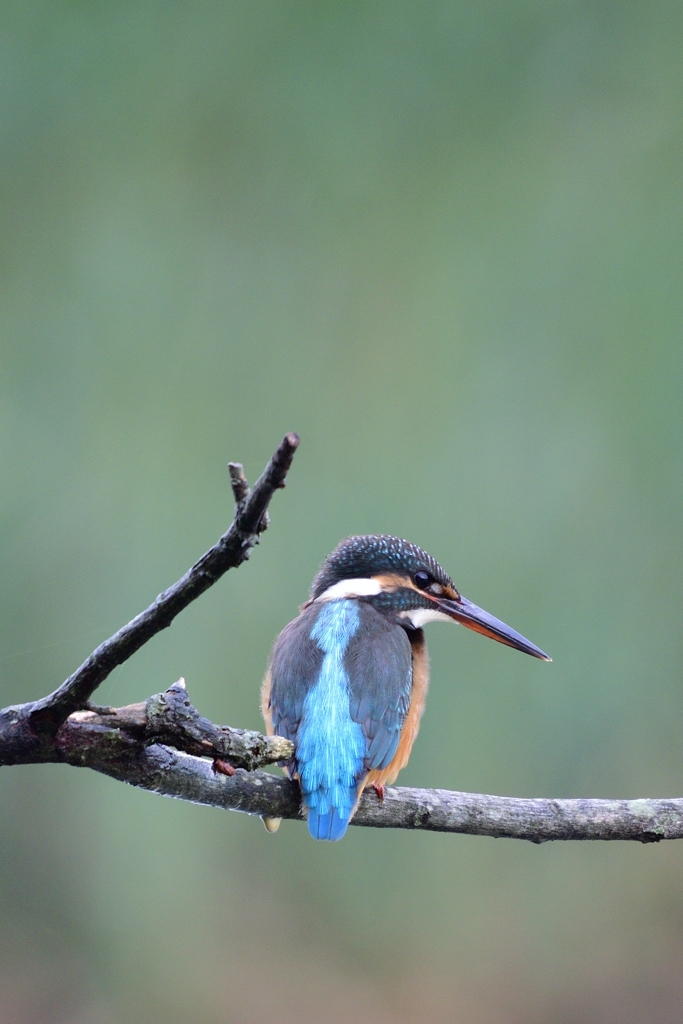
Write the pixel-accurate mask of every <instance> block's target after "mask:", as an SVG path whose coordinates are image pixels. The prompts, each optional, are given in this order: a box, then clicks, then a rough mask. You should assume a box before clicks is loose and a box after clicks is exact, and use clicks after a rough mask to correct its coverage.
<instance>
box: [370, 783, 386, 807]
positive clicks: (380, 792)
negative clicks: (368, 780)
mask: <svg viewBox="0 0 683 1024" xmlns="http://www.w3.org/2000/svg"><path fill="white" fill-rule="evenodd" d="M372 788H373V789H374V791H375V793H376V794H377V796H378V797H379V799H380V803H383V802H384V786H373V787H372Z"/></svg>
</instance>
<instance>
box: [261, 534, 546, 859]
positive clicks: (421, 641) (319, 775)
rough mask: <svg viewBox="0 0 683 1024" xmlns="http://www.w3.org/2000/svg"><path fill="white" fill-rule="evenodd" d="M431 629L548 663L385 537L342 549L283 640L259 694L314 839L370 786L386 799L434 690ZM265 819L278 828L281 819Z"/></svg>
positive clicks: (410, 549)
mask: <svg viewBox="0 0 683 1024" xmlns="http://www.w3.org/2000/svg"><path fill="white" fill-rule="evenodd" d="M429 622H459V623H461V624H462V625H463V626H467V627H468V629H473V630H475V631H476V632H478V633H482V634H483V635H484V636H488V637H490V638H491V639H493V640H497V641H498V642H499V643H502V644H507V646H508V647H514V648H515V649H516V650H518V651H523V652H524V653H525V654H530V655H531V656H532V657H534V658H539V659H541V660H542V661H550V660H551V659H550V658H549V657H548V655H547V654H545V653H544V652H543V651H542V650H541V649H540V647H537V646H536V645H535V644H533V643H531V641H530V640H527V639H526V638H525V637H523V636H521V634H519V633H517V632H516V631H515V630H514V629H511V628H510V627H509V626H506V625H505V623H504V622H501V621H500V620H499V619H496V618H494V616H493V615H489V613H488V612H485V611H484V610H483V609H482V608H479V607H477V605H475V604H472V603H471V602H470V601H468V600H467V598H465V597H463V596H462V595H461V594H460V593H459V591H458V590H457V589H456V587H455V585H454V583H453V580H452V579H451V578H450V576H449V575H448V574H447V573H446V571H445V570H444V569H442V567H441V566H440V565H439V563H438V562H437V561H436V560H435V559H434V558H432V556H431V555H429V554H427V552H426V551H424V550H423V549H422V548H421V547H418V546H417V545H416V544H411V543H410V542H409V541H406V540H401V539H400V538H399V537H393V536H389V535H386V534H371V535H364V536H354V537H348V538H347V539H346V540H343V541H341V543H340V544H339V545H338V546H337V547H336V548H335V550H334V551H332V553H331V554H329V555H328V556H327V558H326V559H325V561H324V562H323V564H322V566H321V568H320V570H319V571H318V573H317V574H316V576H315V578H314V579H313V583H312V585H311V591H310V597H309V600H308V601H306V603H305V604H303V605H302V606H301V610H300V613H299V615H298V616H297V617H296V618H295V619H294V620H293V621H292V622H290V623H289V624H288V625H287V626H285V628H284V629H283V630H282V632H281V633H280V635H279V636H278V637H277V639H276V641H275V644H274V646H273V650H272V654H271V658H270V663H269V665H268V669H267V671H266V674H265V677H264V680H263V685H262V688H261V711H262V713H263V717H264V720H265V724H266V731H267V733H268V735H271V736H272V735H277V736H284V737H285V738H286V739H288V740H290V741H291V742H292V743H293V745H294V754H293V757H292V758H291V760H290V761H288V762H287V763H285V764H283V765H282V767H284V769H285V771H286V772H287V774H288V775H289V776H290V778H292V779H297V780H298V782H299V786H300V789H301V797H302V810H303V813H304V814H305V816H306V818H307V822H308V831H309V833H310V835H311V836H312V837H313V838H314V839H320V840H329V841H336V840H338V839H341V838H342V836H343V835H344V834H345V832H346V830H347V828H348V825H349V822H350V821H351V819H352V817H353V815H354V813H355V811H356V808H357V807H358V802H359V800H360V797H361V794H362V792H363V790H364V789H365V788H366V787H367V786H372V787H374V788H375V790H376V792H377V794H378V795H379V797H380V799H383V796H384V787H385V786H387V785H391V784H392V783H393V782H394V781H395V780H396V778H397V776H398V773H399V772H400V771H401V769H402V768H404V767H405V766H406V764H407V763H408V758H409V757H410V752H411V749H412V746H413V743H414V742H415V738H416V736H417V733H418V729H419V726H420V719H421V718H422V713H423V711H424V706H425V698H426V695H427V687H428V683H429V659H428V655H427V647H426V644H425V637H424V629H423V627H424V626H425V625H426V624H427V623H429ZM264 823H265V825H266V828H267V829H268V831H271V832H274V831H276V830H277V828H278V826H279V824H280V819H279V818H264Z"/></svg>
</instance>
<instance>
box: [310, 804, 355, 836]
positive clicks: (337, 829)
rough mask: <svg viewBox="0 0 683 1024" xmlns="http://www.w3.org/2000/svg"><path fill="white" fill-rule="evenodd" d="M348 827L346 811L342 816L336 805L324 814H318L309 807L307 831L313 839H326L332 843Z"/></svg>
mask: <svg viewBox="0 0 683 1024" xmlns="http://www.w3.org/2000/svg"><path fill="white" fill-rule="evenodd" d="M348 827H349V816H348V812H347V813H346V816H345V817H342V816H341V814H340V813H339V810H338V809H337V808H336V807H331V808H330V809H329V811H327V812H326V813H325V814H318V812H317V811H314V810H312V809H311V808H309V811H308V831H309V832H310V834H311V835H312V836H313V838H314V839H327V840H329V841H330V842H332V843H333V842H335V841H336V840H337V839H341V838H342V836H343V835H344V834H345V832H346V830H347V828H348Z"/></svg>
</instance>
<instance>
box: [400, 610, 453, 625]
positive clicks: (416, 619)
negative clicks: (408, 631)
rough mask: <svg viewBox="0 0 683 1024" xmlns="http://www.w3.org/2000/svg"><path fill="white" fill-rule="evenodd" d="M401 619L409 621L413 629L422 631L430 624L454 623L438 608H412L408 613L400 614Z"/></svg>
mask: <svg viewBox="0 0 683 1024" xmlns="http://www.w3.org/2000/svg"><path fill="white" fill-rule="evenodd" d="M399 617H400V618H401V619H407V621H408V622H409V623H410V625H411V626H412V627H413V629H422V627H423V626H426V625H427V623H428V622H453V621H454V620H453V619H452V618H451V617H450V615H446V613H445V612H440V611H439V610H438V608H410V609H409V610H408V611H405V612H399Z"/></svg>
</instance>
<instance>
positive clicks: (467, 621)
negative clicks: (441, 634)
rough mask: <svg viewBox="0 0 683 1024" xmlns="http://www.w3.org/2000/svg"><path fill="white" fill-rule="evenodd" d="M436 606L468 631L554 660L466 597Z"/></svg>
mask: <svg viewBox="0 0 683 1024" xmlns="http://www.w3.org/2000/svg"><path fill="white" fill-rule="evenodd" d="M435 604H436V605H437V607H438V609H439V611H441V612H444V613H445V614H446V615H450V617H451V618H452V619H455V621H456V622H460V623H461V624H462V625H463V626H467V628H468V629H473V630H475V632H477V633H483V634H484V636H490V637H491V639H492V640H497V641H498V643H500V644H507V646H508V647H514V648H515V649H516V650H518V651H524V653H525V654H530V655H531V656H532V657H534V658H540V659H541V661H552V658H549V657H548V655H547V654H545V653H544V652H543V651H542V650H541V648H540V647H537V646H536V644H532V643H531V640H527V639H526V637H523V636H522V635H521V633H517V632H516V631H515V630H514V629H511V628H510V627H509V626H506V625H505V623H504V622H501V621H500V619H496V618H494V616H493V615H489V613H488V612H485V611H484V609H483V608H478V607H477V605H476V604H472V602H471V601H468V600H467V598H466V597H462V596H461V597H460V600H459V601H451V600H450V599H447V598H437V600H436V601H435Z"/></svg>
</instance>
